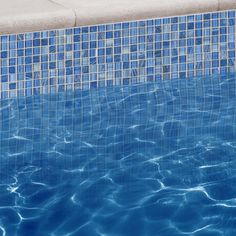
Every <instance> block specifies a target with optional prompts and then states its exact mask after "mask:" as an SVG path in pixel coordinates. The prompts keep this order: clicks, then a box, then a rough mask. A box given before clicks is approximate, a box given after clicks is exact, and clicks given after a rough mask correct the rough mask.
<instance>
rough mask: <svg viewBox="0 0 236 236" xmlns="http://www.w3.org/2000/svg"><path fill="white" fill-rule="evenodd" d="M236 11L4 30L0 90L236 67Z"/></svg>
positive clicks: (1, 93)
mask: <svg viewBox="0 0 236 236" xmlns="http://www.w3.org/2000/svg"><path fill="white" fill-rule="evenodd" d="M235 21H236V11H235V10H227V11H220V12H212V13H201V14H193V15H187V16H177V17H166V18H157V19H147V20H140V21H128V22H123V23H111V24H100V25H93V26H82V27H72V28H67V29H56V30H47V31H40V32H33V33H20V34H11V35H2V36H0V45H1V48H0V74H1V83H0V85H1V86H0V98H1V99H5V98H10V97H17V96H31V95H36V94H46V93H56V92H60V91H65V90H73V89H90V88H94V87H100V86H113V85H128V84H134V83H140V82H145V81H155V80H160V79H173V78H179V79H184V78H189V77H202V76H217V75H225V74H227V73H230V72H232V73H233V72H235V71H236V64H235V51H236V45H235V42H236V34H235V32H236V24H235Z"/></svg>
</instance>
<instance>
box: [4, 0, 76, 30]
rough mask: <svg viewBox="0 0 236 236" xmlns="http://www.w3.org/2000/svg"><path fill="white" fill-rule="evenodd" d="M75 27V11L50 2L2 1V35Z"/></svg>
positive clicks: (37, 0)
mask: <svg viewBox="0 0 236 236" xmlns="http://www.w3.org/2000/svg"><path fill="white" fill-rule="evenodd" d="M72 26H75V14H74V11H73V10H71V9H68V8H66V7H64V6H60V5H59V4H58V3H55V2H52V1H49V0H0V34H12V33H22V32H29V31H40V30H47V29H56V28H64V27H72Z"/></svg>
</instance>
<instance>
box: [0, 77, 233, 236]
mask: <svg viewBox="0 0 236 236" xmlns="http://www.w3.org/2000/svg"><path fill="white" fill-rule="evenodd" d="M235 79H236V78H235V77H234V76H231V77H228V78H226V77H222V78H213V79H210V78H200V79H187V80H180V79H179V80H171V81H159V82H155V83H148V84H139V85H132V86H124V87H111V88H98V89H92V90H90V91H76V92H67V93H66V92H65V93H60V94H58V95H47V96H46V95H44V96H35V97H28V98H22V99H11V100H6V101H2V102H1V105H0V235H7V236H8V235H9V236H17V235H19V236H28V235H34V236H47V235H48V236H49V235H50V236H64V235H65V236H77V235H78V236H80V235H81V236H99V235H100V236H139V235H140V236H171V235H174V236H182V235H194V236H220V235H223V236H232V235H236V116H235V112H236V92H235V91H236V80H235Z"/></svg>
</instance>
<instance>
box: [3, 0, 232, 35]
mask: <svg viewBox="0 0 236 236" xmlns="http://www.w3.org/2000/svg"><path fill="white" fill-rule="evenodd" d="M0 1H2V2H1V9H0V35H9V34H20V33H26V32H34V31H44V30H53V29H64V28H73V27H83V26H89V25H100V24H112V23H117V22H127V21H139V20H146V19H154V18H163V17H170V16H171V17H173V16H180V15H189V14H191V15H193V14H199V13H207V12H216V11H223V10H230V9H234V8H236V1H235V0H207V1H206V0H172V1H171V3H169V2H168V1H166V2H163V1H156V0H146V1H145V2H144V1H143V0H135V1H134V0H128V1H127V0H112V3H111V1H110V0H96V1H92V2H88V1H87V0H79V1H78V0H34V1H31V0H23V1H20V2H18V1H15V0H8V1H7V2H6V1H3V0H0Z"/></svg>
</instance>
